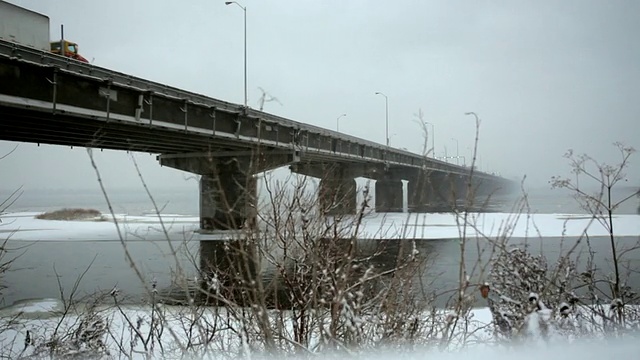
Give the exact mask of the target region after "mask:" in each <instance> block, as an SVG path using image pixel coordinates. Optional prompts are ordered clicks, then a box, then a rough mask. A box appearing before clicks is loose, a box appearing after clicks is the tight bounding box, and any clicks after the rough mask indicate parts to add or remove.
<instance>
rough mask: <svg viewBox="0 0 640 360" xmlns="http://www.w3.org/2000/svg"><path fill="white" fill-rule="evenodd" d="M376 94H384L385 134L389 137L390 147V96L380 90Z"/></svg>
mask: <svg viewBox="0 0 640 360" xmlns="http://www.w3.org/2000/svg"><path fill="white" fill-rule="evenodd" d="M376 95H382V96H384V112H385V117H384V119H385V128H386V131H385V134H386V137H387V147H389V98H388V97H387V95H385V94H383V93H381V92H380V91H376Z"/></svg>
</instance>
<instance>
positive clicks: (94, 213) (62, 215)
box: [36, 209, 105, 221]
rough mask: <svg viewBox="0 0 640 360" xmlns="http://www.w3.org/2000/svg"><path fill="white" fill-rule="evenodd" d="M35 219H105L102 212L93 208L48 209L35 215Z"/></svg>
mask: <svg viewBox="0 0 640 360" xmlns="http://www.w3.org/2000/svg"><path fill="white" fill-rule="evenodd" d="M36 219H41V220H64V221H71V220H91V221H105V219H104V218H103V216H102V213H101V212H100V211H98V210H95V209H61V210H55V211H49V212H46V213H44V214H40V215H37V216H36Z"/></svg>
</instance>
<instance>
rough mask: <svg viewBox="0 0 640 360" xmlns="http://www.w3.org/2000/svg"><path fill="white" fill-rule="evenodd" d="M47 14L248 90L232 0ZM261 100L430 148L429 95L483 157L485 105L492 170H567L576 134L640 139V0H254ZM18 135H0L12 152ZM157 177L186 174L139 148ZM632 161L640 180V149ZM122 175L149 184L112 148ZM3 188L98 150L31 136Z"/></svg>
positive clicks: (103, 44)
mask: <svg viewBox="0 0 640 360" xmlns="http://www.w3.org/2000/svg"><path fill="white" fill-rule="evenodd" d="M10 2H12V3H15V4H18V5H20V6H24V7H27V8H29V9H32V10H35V11H38V12H41V13H43V14H46V15H48V16H49V17H50V19H51V37H52V38H59V26H60V24H61V23H64V25H65V38H67V39H69V40H72V41H75V42H77V43H78V44H79V46H80V51H81V54H82V55H83V56H84V57H86V58H87V59H89V60H91V59H94V60H93V62H94V64H96V65H99V66H103V67H106V68H109V69H114V70H118V71H121V72H124V73H128V74H132V75H135V76H138V77H142V78H145V79H149V80H154V81H158V82H161V83H166V84H169V85H172V86H175V87H179V88H182V89H185V90H190V91H194V92H199V93H202V94H205V95H209V96H212V97H215V98H219V99H222V100H227V101H232V102H237V103H241V102H242V101H243V80H242V56H243V55H242V54H243V53H242V49H243V48H242V46H243V42H242V35H243V33H242V31H243V27H242V11H241V9H240V8H238V7H237V6H225V5H224V1H214V0H190V1H160V0H137V1H129V0H127V1H125V0H113V1H108V2H98V1H86V0H66V1H55V2H54V1H42V0H22V1H20V0H11V1H10ZM242 3H243V5H246V6H247V17H248V59H249V60H248V73H249V76H248V78H249V80H248V82H249V103H250V106H252V107H254V108H258V107H259V106H258V99H259V97H260V92H259V90H258V87H259V86H260V87H262V88H264V89H266V90H267V91H268V92H269V93H270V94H271V95H273V96H276V97H277V98H278V99H279V100H280V101H281V102H282V104H283V105H279V104H277V103H275V102H270V103H267V104H266V105H265V110H266V111H268V112H271V113H274V114H277V115H281V116H284V117H287V118H290V119H293V120H297V121H301V122H306V123H310V124H314V125H318V126H322V127H326V128H330V129H335V125H336V118H337V117H338V116H339V115H340V114H342V113H347V116H346V117H344V118H342V119H341V122H340V128H341V130H342V131H344V132H346V133H349V134H351V135H354V136H359V137H362V138H365V139H369V140H373V141H378V142H380V143H384V139H385V134H384V98H382V97H381V96H378V95H374V93H375V92H376V91H381V92H384V93H385V94H386V95H387V96H388V97H389V118H390V134H395V135H392V136H391V145H392V146H395V147H405V148H407V149H409V150H411V151H415V152H419V151H420V149H421V144H422V141H423V140H422V138H421V133H420V130H419V128H418V126H417V125H416V124H415V123H414V122H413V121H412V119H414V114H415V113H417V111H418V109H422V110H423V111H424V114H425V120H426V121H429V122H432V123H434V124H435V145H436V153H437V154H438V155H441V154H442V153H443V152H444V147H445V146H446V148H447V151H448V153H449V155H455V151H456V150H455V149H456V143H455V141H454V140H452V138H455V139H457V140H458V141H459V144H460V146H459V148H460V155H463V156H466V157H467V159H469V157H470V155H469V153H470V150H469V148H470V147H472V143H473V136H474V125H473V121H472V118H470V117H466V116H464V113H465V112H467V111H475V112H476V113H478V114H479V115H480V117H481V118H482V120H483V121H482V125H481V129H480V146H479V155H480V159H481V164H480V165H481V169H482V170H485V171H494V172H498V173H500V174H502V175H503V176H507V177H521V176H522V175H523V174H527V176H528V182H529V184H530V185H532V186H534V185H535V186H537V185H541V186H544V184H545V183H546V181H548V179H549V177H550V176H552V175H556V174H567V173H568V168H567V161H566V160H565V159H564V158H563V157H562V155H563V154H564V153H565V151H566V150H567V149H569V148H571V149H574V150H575V151H576V152H579V153H585V152H586V153H588V154H590V155H592V156H593V157H596V158H598V159H600V160H607V161H611V162H615V161H616V160H617V158H616V157H615V155H616V153H615V151H614V148H613V146H611V143H612V142H614V141H621V142H623V143H625V144H627V145H630V146H633V147H635V148H637V149H640V121H639V120H640V119H639V116H640V115H639V114H640V39H639V37H640V22H638V21H637V19H638V16H639V15H640V2H638V1H632V0H630V1H440V2H435V1H419V0H415V1H400V0H395V1H363V0H360V1H356V0H352V1H344V0H330V1H329V0H324V1H300V0H277V1H271V0H262V1H256V0H245V1H243V2H242ZM14 146H15V143H9V142H0V154H2V153H5V152H7V151H9V150H10V149H12V148H13V147H14ZM137 158H138V159H139V162H140V165H141V166H142V168H143V172H144V175H145V177H147V179H148V180H149V182H150V183H152V185H154V186H156V187H169V186H173V185H176V186H181V184H183V183H185V182H184V178H185V176H186V174H184V173H181V172H179V171H176V170H172V169H168V168H161V167H160V166H159V165H158V164H157V163H156V162H155V157H154V156H150V155H148V154H146V155H145V154H140V155H138V156H137ZM632 161H633V164H632V166H631V167H630V168H629V170H628V174H629V176H630V178H631V179H632V181H634V182H635V183H640V154H637V155H636V156H635V157H634V158H632ZM98 163H99V166H100V167H101V170H102V172H103V173H104V175H105V178H106V180H105V181H107V182H108V183H109V184H110V185H111V186H112V187H131V186H136V185H137V184H138V179H137V177H136V175H135V172H134V170H133V165H132V164H131V161H130V160H129V157H128V155H127V154H126V153H123V152H114V151H105V152H103V153H101V154H100V156H99V157H98ZM0 166H1V168H2V171H0V188H3V189H7V188H12V187H15V186H18V185H25V187H26V188H51V189H55V188H73V187H83V188H86V187H89V186H87V183H90V182H94V181H95V175H94V173H93V170H92V168H91V166H90V163H89V160H88V157H87V154H86V152H85V151H84V150H82V149H73V150H71V149H69V148H65V147H58V146H45V145H42V146H40V147H37V146H35V145H32V144H21V145H19V147H18V148H17V149H16V151H15V152H14V153H13V154H12V155H11V156H9V157H7V158H5V159H4V160H2V161H0Z"/></svg>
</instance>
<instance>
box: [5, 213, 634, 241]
mask: <svg viewBox="0 0 640 360" xmlns="http://www.w3.org/2000/svg"><path fill="white" fill-rule="evenodd" d="M38 214H39V213H34V212H19V213H7V214H3V215H2V216H0V221H2V222H1V223H0V237H3V238H4V237H8V236H9V235H10V238H11V239H12V240H30V241H43V240H85V241H92V240H103V241H109V240H114V241H115V240H118V239H119V237H118V231H117V228H116V227H115V226H114V222H113V218H112V217H111V216H109V215H105V216H104V218H105V219H106V221H90V220H84V221H53V220H39V219H36V218H35V216H36V215H38ZM115 218H116V220H117V221H118V224H119V225H120V230H121V232H122V233H123V234H125V235H126V234H134V235H135V236H136V237H139V238H142V237H144V238H145V239H147V240H162V239H165V238H166V235H165V233H164V232H163V231H162V227H161V225H160V221H159V219H158V216H156V215H148V216H127V215H116V217H115ZM162 219H163V222H164V225H165V229H166V230H167V233H168V234H169V236H170V237H171V238H172V239H184V238H191V237H192V236H193V234H194V232H196V231H197V229H198V223H199V219H198V217H193V216H180V215H162ZM339 221H341V222H342V223H344V224H352V223H353V221H354V220H353V219H352V218H351V217H348V216H347V217H342V218H340V219H339ZM467 221H468V223H469V224H470V226H468V227H467V236H475V235H476V234H477V233H482V234H484V235H486V236H498V235H500V234H501V233H502V232H504V231H505V230H507V231H508V232H509V233H510V234H511V236H513V237H538V236H540V237H561V236H580V235H581V234H583V233H584V232H585V231H586V233H587V234H588V235H590V236H605V235H607V231H606V229H605V228H604V227H603V226H602V225H601V224H600V223H599V222H598V221H594V220H592V219H591V217H590V216H588V215H584V214H534V215H529V216H528V215H516V214H510V213H472V214H469V217H468V220H467ZM463 223H464V221H463V219H462V218H461V217H458V218H456V215H454V214H451V213H437V214H393V213H386V214H370V215H368V216H366V217H365V218H364V220H363V224H362V226H360V229H359V231H358V237H359V238H362V239H396V238H397V239H400V238H413V239H453V238H458V237H459V236H460V231H461V226H460V225H461V224H463ZM613 225H614V229H615V234H616V236H638V235H640V215H615V216H614V219H613ZM345 233H351V231H350V230H349V231H346V232H345Z"/></svg>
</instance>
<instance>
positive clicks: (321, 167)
mask: <svg viewBox="0 0 640 360" xmlns="http://www.w3.org/2000/svg"><path fill="white" fill-rule="evenodd" d="M290 169H291V171H293V172H295V173H299V174H303V175H306V176H312V177H315V178H319V179H320V185H319V188H318V205H319V207H320V209H321V210H322V211H323V212H325V213H326V214H328V215H346V214H355V213H356V212H357V193H358V190H357V186H356V180H355V178H356V177H358V176H362V175H363V174H364V171H365V170H364V168H363V167H361V166H360V167H352V166H349V165H347V164H335V163H333V164H327V163H315V164H309V163H307V164H295V165H293V166H291V167H290Z"/></svg>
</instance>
